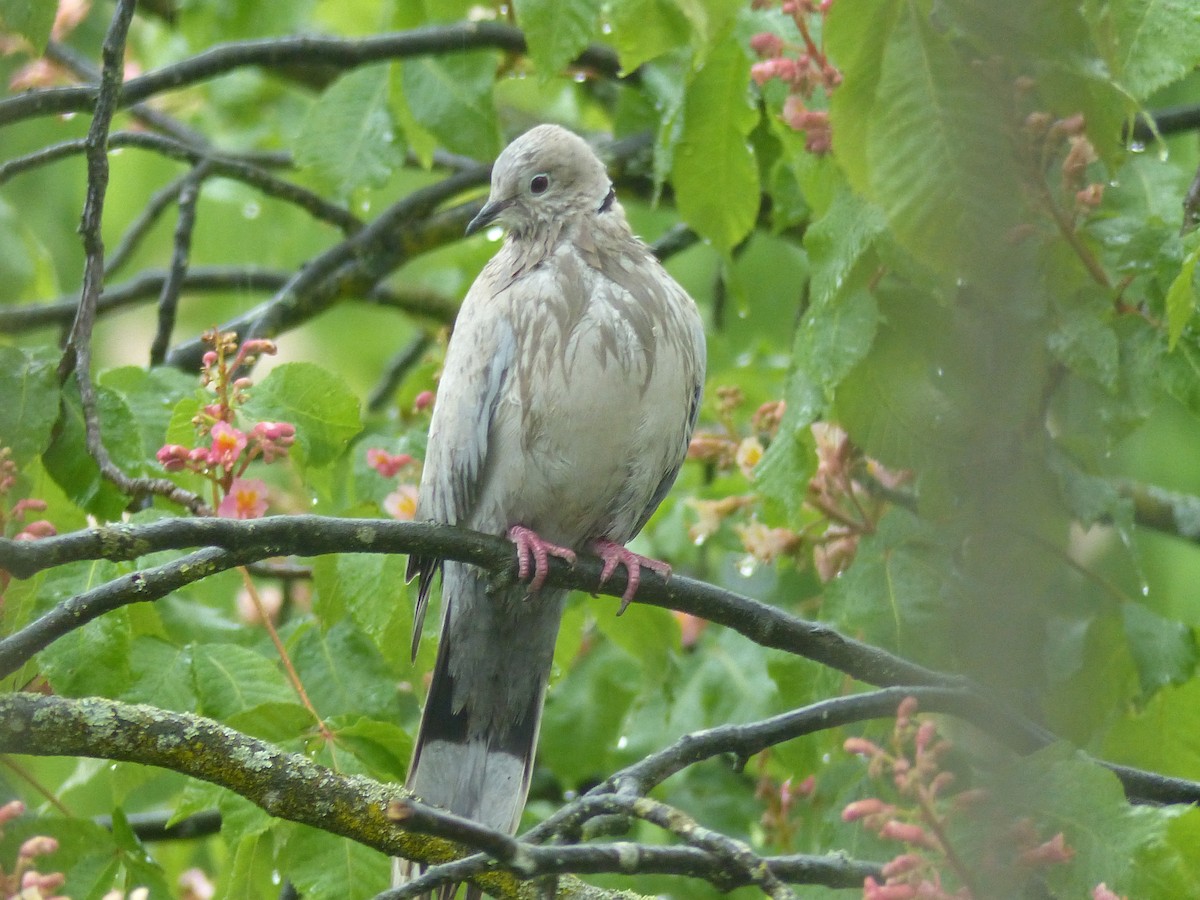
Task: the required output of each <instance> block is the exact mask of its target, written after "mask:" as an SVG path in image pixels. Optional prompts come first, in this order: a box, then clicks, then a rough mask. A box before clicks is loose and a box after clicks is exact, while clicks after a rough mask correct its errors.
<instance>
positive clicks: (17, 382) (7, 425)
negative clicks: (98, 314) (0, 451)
mask: <svg viewBox="0 0 1200 900" xmlns="http://www.w3.org/2000/svg"><path fill="white" fill-rule="evenodd" d="M56 356H57V354H55V353H54V352H53V351H52V350H51V349H50V348H48V347H36V348H30V349H28V350H23V349H21V348H19V347H0V397H3V398H4V402H3V403H0V448H3V447H8V448H10V449H11V450H12V459H13V462H15V463H16V464H17V465H18V466H21V465H23V464H24V463H26V462H28V461H29V460H30V459H32V458H33V457H35V456H37V455H38V454H39V453H41V452H42V451H43V450H45V449H46V446H47V445H48V444H49V443H50V431H51V429H52V428H53V427H54V422H55V420H56V419H58V376H57V374H56V371H55V370H56V366H57V360H56V359H55V357H56Z"/></svg>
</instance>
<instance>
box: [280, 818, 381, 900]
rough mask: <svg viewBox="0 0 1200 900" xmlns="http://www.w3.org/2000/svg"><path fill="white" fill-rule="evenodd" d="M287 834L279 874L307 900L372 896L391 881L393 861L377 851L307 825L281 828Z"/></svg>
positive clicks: (335, 899) (282, 832) (336, 899)
mask: <svg viewBox="0 0 1200 900" xmlns="http://www.w3.org/2000/svg"><path fill="white" fill-rule="evenodd" d="M280 833H281V834H283V835H285V836H284V839H283V842H282V843H283V846H282V847H280V848H279V851H278V853H277V854H276V864H277V865H278V867H279V870H280V871H283V872H287V874H288V879H289V880H290V881H291V882H292V884H294V885H295V886H296V889H297V890H298V891H299V892H300V894H301V895H302V896H303V897H305V898H308V900H325V898H329V900H343V898H345V897H346V896H347V891H348V889H349V888H350V887H351V886H353V894H354V896H363V897H372V896H374V895H375V894H377V893H379V892H380V891H382V890H383V889H384V888H386V887H387V886H388V884H389V882H390V873H391V861H390V860H389V859H388V858H387V857H386V856H384V855H383V854H382V853H380V852H379V851H378V850H372V849H370V848H369V847H364V846H363V845H362V844H360V843H358V842H357V841H351V840H348V839H347V838H344V837H340V836H338V835H334V834H329V833H327V832H324V831H318V830H317V829H315V828H309V827H307V826H304V825H293V826H291V827H289V828H286V829H280Z"/></svg>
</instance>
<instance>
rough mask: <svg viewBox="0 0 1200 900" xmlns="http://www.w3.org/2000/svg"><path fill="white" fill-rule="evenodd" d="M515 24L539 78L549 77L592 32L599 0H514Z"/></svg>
mask: <svg viewBox="0 0 1200 900" xmlns="http://www.w3.org/2000/svg"><path fill="white" fill-rule="evenodd" d="M513 12H515V13H516V16H517V25H519V26H520V27H521V28H522V29H523V30H524V32H525V40H526V41H527V42H528V44H529V55H530V56H531V57H533V61H534V63H535V64H536V65H537V67H538V70H539V72H540V73H541V76H542V78H550V77H551V76H554V75H557V74H558V73H559V72H560V71H561V70H562V69H564V68H565V67H566V65H567V63H569V62H570V61H571V60H573V59H574V58H575V57H577V56H578V55H579V54H580V52H581V51H582V50H583V48H584V47H586V46H587V45H588V42H589V41H590V40H591V39H592V37H593V36H594V35H595V34H596V29H597V26H598V25H599V20H600V0H573V2H571V3H562V2H559V0H514V2H513Z"/></svg>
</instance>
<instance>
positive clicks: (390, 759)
mask: <svg viewBox="0 0 1200 900" xmlns="http://www.w3.org/2000/svg"><path fill="white" fill-rule="evenodd" d="M326 724H327V725H329V727H330V728H331V729H332V730H333V733H334V735H335V736H336V737H337V741H338V744H339V745H340V746H342V747H347V748H349V749H350V751H351V752H352V753H353V754H354V755H355V757H356V758H357V759H358V760H359V761H360V762H361V763H363V764H364V770H365V771H366V772H367V773H368V774H370V775H371V776H372V777H373V778H378V779H381V780H385V781H400V780H402V779H403V778H404V777H405V775H407V774H408V764H409V761H410V760H411V759H412V749H413V739H412V735H410V734H409V733H408V732H407V731H405V730H404V729H403V728H401V727H400V726H399V725H394V724H392V723H391V722H380V721H378V720H377V719H368V718H364V717H358V718H354V719H353V721H351V722H349V723H348V724H347V723H346V722H344V721H338V720H337V719H332V720H330V721H328V722H327V723H326Z"/></svg>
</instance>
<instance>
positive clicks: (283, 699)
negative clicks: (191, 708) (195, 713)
mask: <svg viewBox="0 0 1200 900" xmlns="http://www.w3.org/2000/svg"><path fill="white" fill-rule="evenodd" d="M192 675H193V678H195V684H196V695H197V697H198V698H199V700H200V712H201V713H202V714H203V715H206V716H210V717H212V718H214V719H218V720H224V719H227V718H229V717H230V716H233V715H235V714H237V713H240V712H245V711H246V710H248V709H251V708H252V707H255V706H259V705H260V704H263V703H294V702H295V701H296V695H295V692H293V691H292V689H291V687H290V686H289V685H288V683H287V681H286V679H285V678H284V677H283V675H282V673H280V671H279V666H278V664H277V663H276V662H274V661H273V660H269V659H267V658H266V657H265V656H262V655H261V654H258V653H255V652H254V651H253V650H249V649H247V648H245V647H239V646H238V645H236V644H199V645H197V646H196V647H195V649H194V650H193V653H192Z"/></svg>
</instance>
